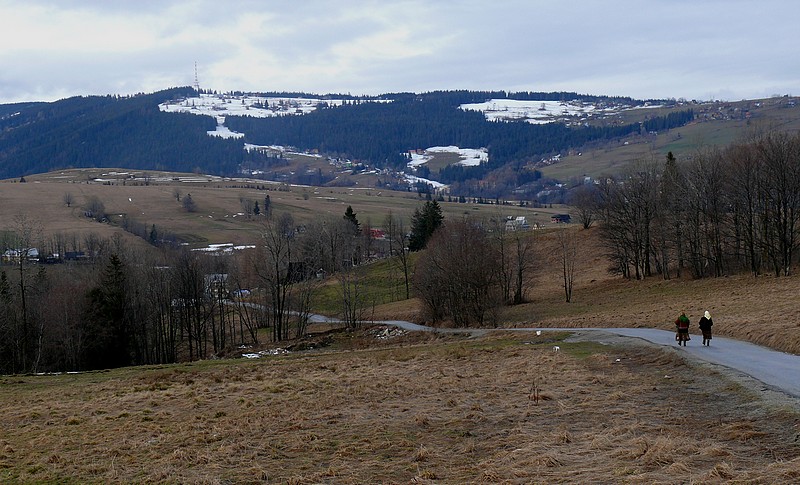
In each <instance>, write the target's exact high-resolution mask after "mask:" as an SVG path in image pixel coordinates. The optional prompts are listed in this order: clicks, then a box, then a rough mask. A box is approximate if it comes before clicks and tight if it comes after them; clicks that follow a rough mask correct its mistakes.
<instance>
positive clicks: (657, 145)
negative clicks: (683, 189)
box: [541, 98, 800, 181]
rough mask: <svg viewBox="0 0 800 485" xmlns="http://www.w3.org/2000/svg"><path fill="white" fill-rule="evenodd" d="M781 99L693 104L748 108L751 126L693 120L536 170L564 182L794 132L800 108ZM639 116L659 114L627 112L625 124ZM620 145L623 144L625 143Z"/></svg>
mask: <svg viewBox="0 0 800 485" xmlns="http://www.w3.org/2000/svg"><path fill="white" fill-rule="evenodd" d="M786 101H787V99H786V98H773V99H766V100H762V101H761V106H758V107H757V106H756V102H755V101H741V102H735V103H720V104H718V105H714V109H713V110H712V109H710V108H703V107H702V106H694V107H693V109H694V110H695V114H696V115H699V114H702V111H703V109H709V110H710V111H714V112H716V111H718V109H722V110H723V111H724V112H726V113H727V112H728V111H729V108H737V107H738V108H748V109H750V110H751V113H752V118H751V119H750V122H749V123H748V122H746V121H744V120H739V119H734V120H727V121H723V120H720V121H709V122H696V123H692V124H689V125H687V126H683V127H681V128H677V129H673V130H670V131H667V132H662V133H658V134H657V135H655V136H652V135H648V136H642V137H631V138H627V139H625V140H619V141H615V142H612V143H609V144H606V145H603V146H598V147H594V148H586V149H584V150H583V151H582V152H580V153H581V155H580V156H579V155H578V151H577V150H576V151H575V153H573V154H570V155H567V154H562V155H563V156H562V158H561V162H560V163H557V164H555V165H550V166H548V167H543V168H541V171H542V173H543V174H544V175H545V176H546V177H552V178H556V179H558V180H564V181H566V180H569V179H570V178H571V177H581V176H583V175H589V176H592V177H600V176H602V175H609V174H613V173H615V172H618V171H619V170H620V169H622V168H624V167H625V166H626V165H628V164H629V163H630V162H632V161H635V160H650V159H656V160H659V161H662V160H664V158H665V157H666V155H667V152H669V151H672V152H673V154H674V155H675V156H676V157H677V158H678V159H686V158H689V157H691V156H692V155H693V154H694V153H696V152H697V150H699V149H702V148H704V147H711V146H719V147H722V146H725V145H728V144H730V143H733V142H735V141H737V140H741V139H746V138H747V137H748V136H750V135H752V134H754V133H758V132H763V131H771V130H772V131H774V130H778V131H797V130H800V105H798V106H794V107H787V105H786ZM644 114H652V115H663V114H666V113H662V112H659V110H649V109H648V110H634V111H631V112H629V113H628V114H626V117H625V119H624V120H623V121H624V122H626V123H629V122H638V121H641V119H642V117H643V115H644ZM625 142H628V144H627V145H625Z"/></svg>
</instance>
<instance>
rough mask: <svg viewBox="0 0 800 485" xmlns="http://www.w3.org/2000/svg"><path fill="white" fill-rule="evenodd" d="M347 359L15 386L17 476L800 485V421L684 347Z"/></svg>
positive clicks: (458, 343)
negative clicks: (798, 484) (685, 355)
mask: <svg viewBox="0 0 800 485" xmlns="http://www.w3.org/2000/svg"><path fill="white" fill-rule="evenodd" d="M557 337H558V336H556V338H557ZM431 339H432V340H431ZM554 342H555V343H558V344H559V345H560V347H561V349H562V351H561V352H558V353H554V352H553V351H552V350H551V347H552V345H553V343H554ZM333 348H334V349H338V350H347V349H351V351H348V352H335V351H323V352H313V353H309V354H298V355H290V356H284V357H275V358H269V359H265V360H260V361H241V360H239V361H208V362H200V363H194V364H187V365H174V366H163V367H149V368H139V369H120V370H115V371H111V372H97V373H89V374H81V375H61V376H17V377H0V386H1V387H2V391H3V392H2V393H0V426H2V429H4V430H5V432H4V433H3V436H2V438H0V480H2V481H3V482H4V483H14V482H20V483H30V482H38V481H47V482H59V483H64V482H70V481H72V482H74V483H113V482H125V483H129V482H158V483H225V482H228V483H256V482H260V483H263V482H268V483H321V482H325V483H331V482H333V483H381V482H385V483H410V482H416V483H432V482H433V481H439V482H440V483H467V482H492V483H498V482H513V483H527V482H533V481H535V482H540V481H544V482H551V483H552V482H569V483H589V482H595V483H596V482H604V483H612V482H620V481H625V482H632V483H656V482H658V483H675V482H685V481H693V482H709V481H711V482H719V481H727V480H731V479H737V480H743V481H747V482H753V483H788V482H793V481H796V480H798V478H800V472H798V470H800V467H799V466H800V463H798V460H800V458H799V456H800V450H799V449H798V447H797V445H796V444H794V443H793V441H792V440H793V438H794V434H795V430H793V429H792V423H793V422H796V420H797V417H798V415H797V414H796V413H795V412H794V411H791V410H790V409H789V408H774V407H770V406H767V405H765V404H763V403H760V402H759V401H758V400H757V399H754V396H753V395H752V394H750V393H749V391H747V390H745V389H744V388H742V387H740V386H738V385H736V384H732V383H730V382H729V381H727V380H725V379H723V378H721V377H720V376H719V375H717V374H716V373H714V372H713V371H712V370H710V369H708V368H705V367H694V366H692V365H689V364H687V363H686V362H684V361H683V360H682V359H681V357H679V356H678V355H677V354H676V353H675V352H673V351H671V350H653V349H650V348H637V347H608V346H601V345H598V344H592V343H566V342H560V341H557V340H556V341H554V340H553V336H549V335H543V336H541V337H537V336H535V335H515V336H504V335H496V336H488V337H484V338H481V339H477V340H476V339H465V337H457V336H456V337H448V338H436V337H433V336H430V335H414V334H410V335H407V336H400V337H395V338H394V339H392V340H390V341H383V343H378V341H376V340H374V337H372V336H371V335H370V334H363V335H360V334H341V335H340V336H339V338H338V340H337V341H336V342H334V345H333ZM672 376H674V377H675V378H671V377H672ZM676 394H680V396H681V398H680V403H679V404H678V402H676V401H675V400H674V396H675V395H676ZM55 396H58V397H57V398H54V397H55ZM764 450H769V453H765V452H764Z"/></svg>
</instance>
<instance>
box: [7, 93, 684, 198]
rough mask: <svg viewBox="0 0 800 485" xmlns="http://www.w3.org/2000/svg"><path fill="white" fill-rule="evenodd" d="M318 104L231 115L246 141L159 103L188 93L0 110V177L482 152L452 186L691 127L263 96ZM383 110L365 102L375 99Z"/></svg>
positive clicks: (446, 174)
mask: <svg viewBox="0 0 800 485" xmlns="http://www.w3.org/2000/svg"><path fill="white" fill-rule="evenodd" d="M275 95H281V96H284V97H300V96H305V97H309V98H316V99H318V100H320V104H319V105H318V107H317V109H315V110H313V111H311V112H310V113H307V114H304V115H298V116H274V117H251V116H232V115H228V116H227V117H226V121H225V125H226V126H227V127H228V128H230V129H231V130H233V131H235V132H239V133H242V134H244V139H241V138H239V139H235V138H224V137H210V136H208V135H207V131H209V130H214V129H215V127H216V125H217V123H216V121H215V119H214V117H212V116H197V115H196V114H191V113H190V112H184V113H174V112H170V113H168V112H165V111H162V110H160V109H159V104H161V103H164V102H167V101H174V100H178V99H186V98H190V97H192V96H197V93H196V92H195V91H194V89H192V88H189V87H184V88H174V89H170V90H165V91H160V92H157V93H153V94H143V95H137V96H129V97H119V96H89V97H75V98H69V99H65V100H61V101H57V102H53V103H20V104H15V105H0V178H12V177H19V176H21V175H26V174H31V173H39V172H46V171H50V170H55V169H60V168H69V167H124V168H131V169H159V170H172V171H181V172H190V171H202V172H204V173H211V174H219V175H232V174H235V173H238V171H239V169H240V165H241V164H242V162H243V161H244V160H245V158H246V157H247V156H248V154H247V152H246V151H245V150H244V149H243V143H251V144H255V145H283V146H293V147H296V148H297V149H300V150H318V151H319V152H320V153H322V154H329V155H335V156H339V157H345V158H350V159H357V160H359V161H363V162H366V163H368V164H370V165H373V166H376V167H378V168H394V169H402V168H404V167H405V164H406V162H407V161H408V160H407V155H406V154H407V152H408V151H409V150H411V149H420V148H422V149H424V148H427V147H432V146H442V145H443V146H449V145H455V146H460V147H472V148H479V147H485V148H487V149H488V150H489V163H488V164H484V165H483V166H481V167H469V168H465V167H461V166H453V167H447V168H446V169H443V170H441V171H440V172H439V173H438V174H437V175H438V176H439V177H440V178H441V179H442V180H441V181H442V182H445V183H449V182H452V181H457V180H464V179H466V178H471V179H475V178H481V177H483V176H484V175H486V174H488V173H489V172H491V171H493V170H496V169H500V168H503V167H507V166H509V164H516V166H520V165H522V164H524V163H525V162H527V161H530V160H534V159H537V157H542V156H546V155H548V154H553V153H558V152H560V151H562V150H566V149H568V148H578V147H581V146H582V145H584V144H585V143H587V142H591V141H597V140H604V139H612V138H617V137H621V136H625V135H627V134H630V133H634V132H639V131H640V130H642V129H646V130H647V129H652V128H650V125H652V126H655V127H657V128H655V129H663V128H671V127H675V126H680V125H682V124H685V123H686V122H688V121H690V120H691V119H692V117H693V114H692V111H691V110H686V111H682V112H673V113H672V114H670V115H669V116H666V117H654V118H652V119H649V120H648V121H647V122H646V123H645V124H644V125H640V124H639V123H635V124H627V125H612V124H609V125H607V126H599V125H594V126H589V125H584V124H576V125H574V126H566V125H565V124H563V123H546V124H532V123H526V122H522V121H520V122H514V121H511V122H493V121H488V120H487V118H486V116H485V115H484V113H482V112H480V111H468V110H463V109H459V106H460V105H463V104H466V103H480V102H486V101H487V100H490V99H514V100H527V101H563V100H565V99H566V100H574V99H580V100H582V101H587V102H593V103H615V104H618V105H619V104H625V105H637V104H641V102H637V101H635V100H632V99H630V98H609V97H602V96H588V95H579V94H577V93H567V92H563V93H536V92H521V93H507V92H504V91H497V92H494V91H436V92H430V93H423V94H415V93H394V94H386V95H383V96H380V97H373V98H366V97H353V96H340V97H338V99H340V100H343V102H342V103H339V104H336V103H325V100H326V99H328V100H330V99H332V98H333V97H334V95H326V96H314V95H303V94H302V93H294V96H292V95H291V93H274V94H267V95H265V94H261V95H260V96H264V97H268V96H275ZM378 100H379V101H382V102H371V101H378Z"/></svg>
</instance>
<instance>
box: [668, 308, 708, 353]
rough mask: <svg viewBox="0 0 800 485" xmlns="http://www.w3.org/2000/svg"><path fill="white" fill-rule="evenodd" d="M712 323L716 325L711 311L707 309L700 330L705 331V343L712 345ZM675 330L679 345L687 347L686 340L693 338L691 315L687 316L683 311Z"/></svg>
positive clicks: (701, 319) (701, 320)
mask: <svg viewBox="0 0 800 485" xmlns="http://www.w3.org/2000/svg"><path fill="white" fill-rule="evenodd" d="M712 325H714V322H713V320H711V313H709V311H708V310H706V312H705V313H704V314H703V316H702V317H701V318H700V323H699V324H698V326H699V327H700V331H701V332H702V333H703V345H705V346H709V345H711V326H712ZM675 331H676V333H675V340H676V341H677V342H678V345H679V346H680V345H683V346H684V347H686V342H688V341H689V340H691V337H689V317H687V316H686V313H681V316H679V317H678V319H677V320H675Z"/></svg>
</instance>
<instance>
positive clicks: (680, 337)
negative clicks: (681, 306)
mask: <svg viewBox="0 0 800 485" xmlns="http://www.w3.org/2000/svg"><path fill="white" fill-rule="evenodd" d="M675 329H676V330H677V332H678V333H677V334H676V336H675V339H676V340H677V341H678V346H680V345H681V344H683V346H684V347H686V342H688V341H689V340H691V338H690V337H689V317H687V316H686V313H685V312H682V313H681V316H679V317H678V319H677V320H675Z"/></svg>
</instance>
